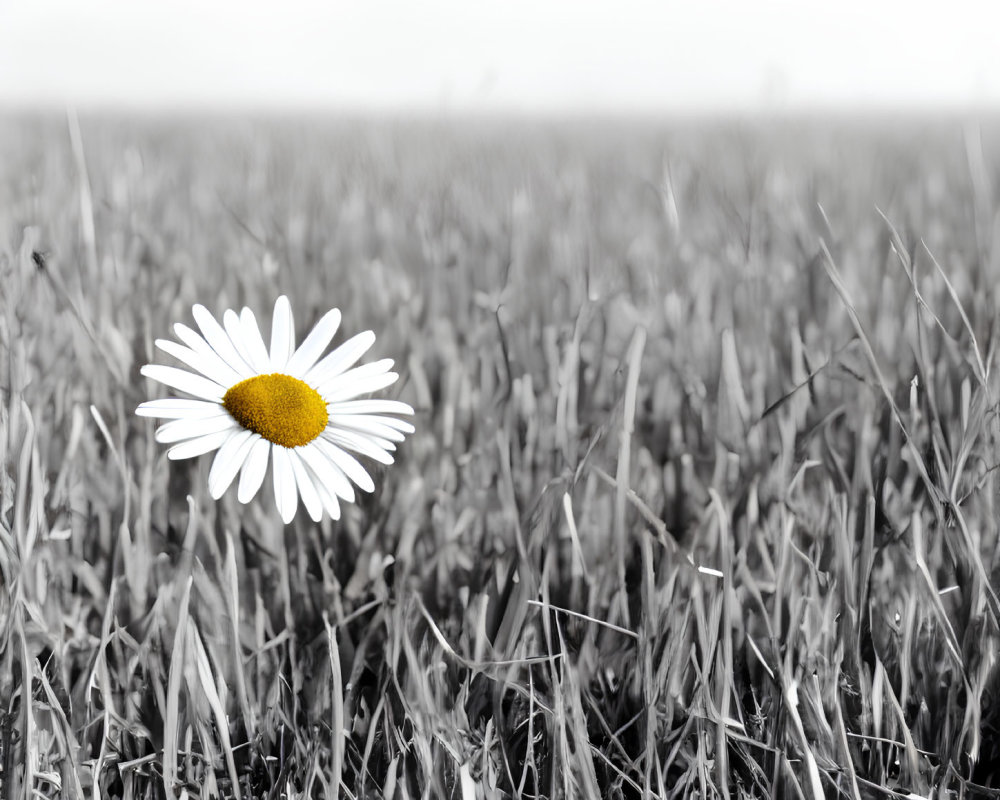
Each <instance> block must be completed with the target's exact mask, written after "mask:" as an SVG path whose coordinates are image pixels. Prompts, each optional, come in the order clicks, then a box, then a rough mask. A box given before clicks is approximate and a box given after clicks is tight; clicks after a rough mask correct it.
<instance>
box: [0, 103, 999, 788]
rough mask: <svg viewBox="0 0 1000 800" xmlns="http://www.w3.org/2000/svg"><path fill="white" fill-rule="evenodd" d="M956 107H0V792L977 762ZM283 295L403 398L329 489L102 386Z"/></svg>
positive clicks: (985, 232)
mask: <svg viewBox="0 0 1000 800" xmlns="http://www.w3.org/2000/svg"><path fill="white" fill-rule="evenodd" d="M969 131H971V132H969V133H967V134H966V135H964V136H963V130H962V128H961V127H960V126H958V125H957V124H956V125H954V126H948V125H941V126H938V127H934V126H928V125H926V124H923V123H921V124H919V125H912V124H911V125H904V124H900V125H899V126H898V127H893V128H879V127H878V126H873V125H869V126H867V127H865V126H852V125H848V124H845V123H838V124H833V123H830V124H819V123H815V124H799V125H794V124H789V125H786V126H785V127H784V128H781V129H776V130H768V129H765V128H755V127H754V126H750V125H743V126H730V127H726V126H721V125H715V126H700V127H699V126H690V127H685V126H673V127H671V128H666V127H663V128H659V129H658V128H657V127H656V126H652V125H645V126H625V125H621V126H616V125H602V126H596V127H593V128H592V129H591V130H590V131H589V132H588V133H586V134H584V133H583V132H582V130H581V129H579V128H572V127H565V126H558V125H534V126H532V125H529V124H527V123H522V124H520V125H493V124H488V123H486V122H481V123H478V124H468V125H464V126H459V125H451V124H447V123H444V122H440V123H433V124H432V123H421V124H419V125H408V126H404V125H402V124H395V123H391V122H388V121H383V122H382V123H360V122H359V123H354V122H340V123H332V122H318V121H314V122H313V123H311V124H306V123H302V124H293V123H286V124H280V125H279V124H275V123H263V122H258V123H256V124H250V123H240V122H236V121H222V120H217V121H214V122H206V121H202V122H198V123H196V122H194V121H188V122H178V123H172V124H166V123H163V122H161V121H155V120H145V121H141V120H132V121H113V120H103V121H101V120H88V119H85V120H83V121H82V124H81V125H80V126H79V127H76V126H75V125H74V124H71V125H70V130H69V133H67V127H66V125H65V124H64V123H63V122H61V121H59V120H31V119H20V120H8V121H7V122H6V123H5V124H4V126H3V127H2V128H0V150H2V152H3V153H4V154H5V156H4V158H3V160H2V162H0V303H2V306H0V354H2V366H0V387H2V402H0V452H2V463H3V471H2V473H0V576H2V590H0V768H2V772H0V782H2V783H0V797H2V798H16V799H18V800H20V798H30V797H36V796H55V795H57V794H58V793H59V792H60V791H61V795H60V796H63V797H70V798H76V797H93V798H102V797H121V798H147V797H175V796H187V797H216V796H219V797H241V798H269V799H270V798H282V797H287V798H293V797H295V798H298V797H326V798H336V797H345V798H376V797H383V798H434V799H436V798H456V799H459V798H460V800H473V798H503V797H519V798H522V797H523V798H536V797H538V798H541V797H545V798H585V800H599V799H600V800H604V799H605V798H607V799H608V800H610V799H611V798H642V800H650V799H651V798H668V797H676V796H693V797H725V798H741V797H790V798H795V797H800V798H809V799H810V800H814V799H816V798H822V797H838V796H843V797H846V798H854V800H860V798H880V797H908V796H909V797H913V796H920V797H932V796H933V797H936V798H947V797H970V798H971V797H996V796H1000V788H990V787H996V786H998V785H1000V769H998V768H997V767H996V764H997V763H1000V731H998V727H997V726H998V724H1000V706H998V705H997V699H996V698H997V691H998V684H997V666H996V660H997V648H998V646H1000V637H998V614H1000V602H998V599H997V594H996V591H997V584H998V580H997V577H996V573H997V555H998V531H1000V526H998V519H1000V517H998V511H1000V510H998V509H997V507H996V501H995V498H996V497H997V490H998V485H997V479H996V466H997V464H998V462H1000V456H998V448H997V438H998V432H1000V431H998V424H997V417H996V413H995V412H996V410H997V402H998V397H1000V386H998V378H997V371H996V369H995V368H994V366H995V362H996V353H995V350H996V346H997V343H998V341H1000V335H998V332H997V330H996V320H997V290H996V285H997V279H996V276H997V275H998V274H1000V246H998V243H997V240H996V235H997V226H996V224H995V220H996V207H995V202H994V192H995V191H996V189H997V186H998V182H997V178H998V172H997V170H996V168H995V167H993V165H994V164H997V163H1000V161H998V158H1000V151H997V149H996V148H995V141H992V140H991V139H990V130H987V133H986V134H985V135H984V136H983V137H982V138H980V136H978V135H977V133H976V130H975V129H969ZM991 142H992V143H991ZM984 143H985V145H984ZM880 212H881V213H880ZM279 293H287V294H288V295H289V296H290V297H291V298H292V302H293V306H294V309H295V312H296V316H297V320H298V322H299V326H300V329H299V333H300V335H301V333H302V332H303V331H304V330H306V329H307V327H308V326H309V325H310V324H311V323H312V322H313V321H314V320H315V319H316V318H317V317H318V316H319V315H320V314H321V313H323V312H324V311H325V310H326V309H327V308H329V307H332V306H338V307H340V308H341V309H342V311H343V312H344V317H345V328H346V329H348V330H361V329H363V328H365V327H372V328H374V329H375V330H376V331H377V332H379V334H380V336H379V341H378V342H377V344H376V350H377V353H378V356H379V357H383V356H389V357H393V358H395V359H397V362H398V363H399V365H400V367H401V370H400V371H401V372H402V374H403V376H404V379H403V381H401V384H402V386H401V388H399V390H398V394H399V396H400V397H401V398H402V399H404V400H406V401H407V402H409V403H411V404H412V405H414V407H415V408H416V409H417V410H418V415H417V420H416V423H417V433H416V434H415V435H414V436H412V437H411V438H410V439H409V440H408V441H407V442H406V444H404V445H403V446H402V447H401V448H400V452H399V459H398V463H397V464H396V465H395V466H394V467H392V468H391V469H389V470H386V471H384V472H380V473H379V474H378V477H377V481H376V482H377V484H378V488H377V490H376V493H375V495H374V496H371V497H366V498H364V499H363V501H362V502H361V503H360V504H359V505H357V506H354V507H350V508H349V509H347V511H346V513H345V515H344V519H343V520H341V521H340V522H338V523H336V524H334V523H331V522H329V521H328V520H327V521H324V522H323V523H322V524H320V525H313V524H311V523H310V522H309V521H308V520H307V519H306V518H305V517H304V515H302V514H300V515H299V518H297V519H296V521H295V522H294V523H293V524H292V525H289V526H287V527H284V526H282V525H281V524H280V521H279V519H278V517H277V514H276V512H275V511H274V510H273V504H272V503H271V502H270V500H269V499H268V498H267V497H264V498H261V499H260V500H259V501H257V502H254V503H253V504H251V505H250V506H247V507H244V506H240V505H239V504H238V503H237V502H236V500H235V497H234V496H232V495H233V494H234V493H230V495H227V496H226V497H224V498H223V499H222V501H221V502H219V503H213V502H212V501H211V500H210V498H209V496H208V492H207V480H206V479H207V470H208V460H207V459H200V460H197V461H195V462H181V463H168V462H167V460H166V458H165V456H164V452H163V448H162V447H160V446H158V445H157V444H156V443H155V442H154V441H153V436H152V432H153V425H152V424H151V423H149V421H147V420H142V419H139V418H137V417H135V416H134V415H133V413H132V411H133V409H134V407H135V406H136V405H137V404H138V403H139V402H140V401H142V400H143V399H146V398H148V397H150V396H153V395H155V393H156V391H157V388H156V387H154V386H152V385H146V384H145V382H144V381H143V380H142V379H141V378H140V377H139V375H138V366H139V365H141V364H142V363H146V362H147V361H149V360H151V359H152V358H153V353H152V341H153V339H154V338H155V337H158V336H163V335H165V334H166V333H168V332H169V325H170V323H172V322H173V321H175V320H184V321H186V320H188V318H189V315H190V306H191V304H192V303H193V302H202V303H204V304H206V305H207V306H209V307H210V308H212V309H213V310H216V311H218V310H220V309H222V308H224V307H227V306H232V305H236V304H247V305H250V306H252V307H254V308H255V309H257V310H258V312H260V314H261V315H262V316H263V315H266V312H267V309H269V308H270V306H271V303H272V302H273V299H274V297H275V296H276V295H277V294H279Z"/></svg>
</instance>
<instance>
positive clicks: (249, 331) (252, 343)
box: [240, 308, 271, 375]
mask: <svg viewBox="0 0 1000 800" xmlns="http://www.w3.org/2000/svg"><path fill="white" fill-rule="evenodd" d="M240 326H241V327H242V328H243V342H244V344H245V345H246V348H247V351H248V352H249V353H250V359H251V361H250V363H251V365H252V366H253V368H254V369H256V370H257V372H259V373H260V374H262V375H263V374H266V373H268V372H270V371H271V356H270V355H268V352H267V348H266V347H264V339H263V338H262V337H261V335H260V327H259V326H258V325H257V318H256V317H255V316H254V315H253V311H251V310H250V309H249V308H244V309H243V311H242V312H241V313H240Z"/></svg>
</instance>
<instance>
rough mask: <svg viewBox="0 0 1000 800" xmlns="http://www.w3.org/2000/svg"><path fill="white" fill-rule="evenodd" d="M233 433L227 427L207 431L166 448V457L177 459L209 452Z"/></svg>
mask: <svg viewBox="0 0 1000 800" xmlns="http://www.w3.org/2000/svg"><path fill="white" fill-rule="evenodd" d="M233 435H234V433H233V430H232V429H229V430H225V431H219V432H218V433H209V434H206V435H205V436H200V437H198V438H197V439H189V440H188V441H186V442H182V443H181V444H177V445H174V446H173V447H171V448H170V449H169V450H167V458H169V459H170V460H171V461H179V460H181V459H182V458H194V457H195V456H200V455H202V454H204V453H211V452H212V451H213V450H218V449H219V448H220V447H222V445H223V444H224V443H225V441H226V439H228V438H229V437H230V436H233Z"/></svg>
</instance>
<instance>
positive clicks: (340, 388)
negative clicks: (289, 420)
mask: <svg viewBox="0 0 1000 800" xmlns="http://www.w3.org/2000/svg"><path fill="white" fill-rule="evenodd" d="M366 366H367V365H366ZM358 369H360V367H359V368H358ZM351 372H354V370H351V371H350V372H345V373H344V374H343V375H341V376H339V377H337V378H334V379H333V380H332V381H330V382H329V383H328V384H327V386H326V387H325V388H323V389H320V390H319V393H320V394H321V395H322V396H323V399H324V400H326V402H327V403H338V402H340V401H341V400H350V399H351V398H352V397H357V396H358V395H359V394H368V393H369V392H377V391H378V390H379V389H384V388H385V387H386V386H391V385H392V384H394V383H395V382H396V380H397V379H398V378H399V375H397V374H396V373H395V372H385V373H382V374H379V375H367V376H363V377H361V378H357V379H348V376H349V375H350V374H351ZM341 380H343V381H344V383H342V384H336V383H335V382H336V381H341Z"/></svg>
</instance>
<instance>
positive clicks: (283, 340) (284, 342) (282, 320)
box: [271, 295, 295, 516]
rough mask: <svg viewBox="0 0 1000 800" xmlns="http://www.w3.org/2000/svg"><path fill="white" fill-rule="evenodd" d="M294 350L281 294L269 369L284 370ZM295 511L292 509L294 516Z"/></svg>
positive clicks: (289, 314)
mask: <svg viewBox="0 0 1000 800" xmlns="http://www.w3.org/2000/svg"><path fill="white" fill-rule="evenodd" d="M293 350H295V323H294V322H293V320H292V307H291V305H290V304H289V302H288V298H287V297H285V296H284V295H281V297H279V298H278V299H277V300H275V301H274V316H273V317H271V369H272V370H274V371H275V372H284V371H285V364H287V363H288V359H289V358H290V357H291V355H292V351H293ZM294 514H295V512H294V511H292V515H293V516H294Z"/></svg>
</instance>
